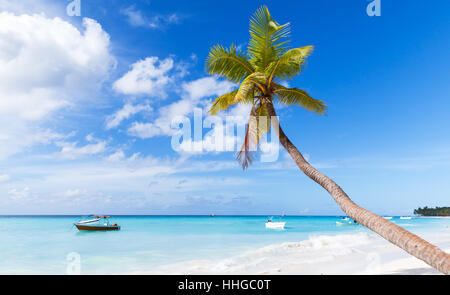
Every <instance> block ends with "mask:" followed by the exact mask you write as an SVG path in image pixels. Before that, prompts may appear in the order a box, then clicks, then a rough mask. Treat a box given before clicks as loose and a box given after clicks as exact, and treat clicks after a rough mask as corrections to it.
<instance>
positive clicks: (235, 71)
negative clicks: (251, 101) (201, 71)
mask: <svg viewBox="0 0 450 295" xmlns="http://www.w3.org/2000/svg"><path fill="white" fill-rule="evenodd" d="M248 59H249V58H248V56H247V55H246V54H245V53H243V52H242V51H238V50H237V47H236V46H234V45H231V46H230V47H229V48H225V47H222V46H221V45H216V46H214V47H212V48H211V50H210V51H209V55H208V58H207V59H206V68H207V71H208V73H209V74H211V75H220V76H224V77H226V78H227V79H228V80H230V81H233V82H235V83H239V82H241V81H242V79H244V78H245V77H246V76H248V75H250V74H251V73H253V72H254V71H255V70H254V68H253V65H252V64H251V63H250V62H249V61H248Z"/></svg>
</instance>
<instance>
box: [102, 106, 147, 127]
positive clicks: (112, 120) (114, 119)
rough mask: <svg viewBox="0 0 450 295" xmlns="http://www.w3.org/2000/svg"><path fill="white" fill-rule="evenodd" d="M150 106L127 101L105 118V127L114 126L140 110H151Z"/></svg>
mask: <svg viewBox="0 0 450 295" xmlns="http://www.w3.org/2000/svg"><path fill="white" fill-rule="evenodd" d="M151 110H152V108H151V107H150V106H149V105H147V104H146V105H132V104H129V103H127V104H126V105H124V106H123V108H121V109H120V110H118V111H117V112H115V113H114V114H113V115H111V116H109V117H108V118H107V119H106V129H111V128H115V127H117V126H119V125H120V123H121V122H122V121H123V120H126V119H128V118H130V117H131V116H132V115H135V114H137V113H139V112H142V111H149V112H150V111H151Z"/></svg>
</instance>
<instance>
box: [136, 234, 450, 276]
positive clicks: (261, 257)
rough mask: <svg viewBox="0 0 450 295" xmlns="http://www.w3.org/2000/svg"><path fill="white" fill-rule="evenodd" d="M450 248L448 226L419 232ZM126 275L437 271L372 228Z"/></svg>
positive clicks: (444, 247)
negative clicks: (432, 230)
mask: <svg viewBox="0 0 450 295" xmlns="http://www.w3.org/2000/svg"><path fill="white" fill-rule="evenodd" d="M420 236H421V237H423V238H424V239H425V240H427V241H429V242H431V243H433V244H435V245H436V246H438V247H440V248H441V249H443V250H444V251H446V252H448V253H450V230H444V231H438V232H425V233H421V234H420ZM128 274H165V275H180V274H181V275H204V274H211V275H214V274H224V275H227V274H237V275H439V274H440V273H439V272H438V271H437V270H435V269H433V268H432V267H430V266H428V265H427V264H426V263H425V262H423V261H421V260H419V259H417V258H415V257H413V256H411V255H409V254H408V253H406V252H405V251H403V250H402V249H400V248H398V247H396V246H394V245H392V244H390V243H389V242H387V241H385V240H384V239H382V238H381V237H379V236H377V235H376V234H374V233H364V232H360V233H355V234H338V235H312V236H310V238H309V239H307V240H302V241H299V242H285V243H280V244H273V245H269V246H265V247H262V248H257V249H254V250H250V251H246V252H244V253H242V254H240V255H237V256H233V257H230V258H227V259H214V260H209V259H198V260H189V261H184V262H181V263H175V264H169V265H164V266H161V267H158V268H156V269H154V270H153V271H149V272H134V273H128Z"/></svg>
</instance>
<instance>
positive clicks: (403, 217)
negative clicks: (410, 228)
mask: <svg viewBox="0 0 450 295" xmlns="http://www.w3.org/2000/svg"><path fill="white" fill-rule="evenodd" d="M400 219H412V217H411V216H401V217H400Z"/></svg>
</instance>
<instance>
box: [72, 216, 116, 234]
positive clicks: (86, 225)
mask: <svg viewBox="0 0 450 295" xmlns="http://www.w3.org/2000/svg"><path fill="white" fill-rule="evenodd" d="M109 218H110V216H103V215H94V216H92V219H89V220H81V221H78V222H77V223H74V225H75V226H76V227H77V229H78V230H89V231H107V230H120V226H118V225H117V223H113V224H111V223H110V222H109Z"/></svg>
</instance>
